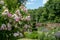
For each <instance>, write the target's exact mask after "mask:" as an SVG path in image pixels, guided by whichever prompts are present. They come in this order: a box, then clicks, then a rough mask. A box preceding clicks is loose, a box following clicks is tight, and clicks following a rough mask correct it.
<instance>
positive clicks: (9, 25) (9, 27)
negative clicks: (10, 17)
mask: <svg viewBox="0 0 60 40" xmlns="http://www.w3.org/2000/svg"><path fill="white" fill-rule="evenodd" d="M11 29H12V28H11V24H10V23H8V24H7V30H9V31H10V30H11Z"/></svg>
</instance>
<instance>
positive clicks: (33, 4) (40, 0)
mask: <svg viewBox="0 0 60 40" xmlns="http://www.w3.org/2000/svg"><path fill="white" fill-rule="evenodd" d="M46 2H47V0H28V1H27V2H26V5H25V6H26V7H27V9H37V8H39V7H41V6H43V5H44V4H45V3H46Z"/></svg>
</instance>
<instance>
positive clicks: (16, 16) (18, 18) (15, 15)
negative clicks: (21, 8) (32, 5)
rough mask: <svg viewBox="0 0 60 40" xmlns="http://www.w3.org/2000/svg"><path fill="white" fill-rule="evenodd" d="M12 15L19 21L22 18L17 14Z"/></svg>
mask: <svg viewBox="0 0 60 40" xmlns="http://www.w3.org/2000/svg"><path fill="white" fill-rule="evenodd" d="M12 17H13V18H14V19H15V21H19V20H20V17H18V15H17V14H14V15H12Z"/></svg>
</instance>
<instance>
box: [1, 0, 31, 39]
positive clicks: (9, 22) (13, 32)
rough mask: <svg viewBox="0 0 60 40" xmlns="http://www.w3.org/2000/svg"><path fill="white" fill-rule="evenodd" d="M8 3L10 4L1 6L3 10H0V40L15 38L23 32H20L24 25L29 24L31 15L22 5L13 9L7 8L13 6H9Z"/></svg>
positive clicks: (22, 30)
mask: <svg viewBox="0 0 60 40" xmlns="http://www.w3.org/2000/svg"><path fill="white" fill-rule="evenodd" d="M6 1H8V0H5V2H4V1H3V2H4V3H6ZM8 5H9V6H10V4H9V3H8V4H6V5H5V6H4V7H3V6H2V7H3V8H2V10H3V11H0V40H17V38H20V37H21V35H22V34H24V33H22V32H24V28H25V25H29V22H30V20H31V17H30V14H28V12H27V9H26V7H24V6H23V5H21V6H20V7H18V8H17V7H16V9H15V10H14V9H11V10H10V9H9V8H14V6H13V7H12V6H11V7H9V6H8ZM11 5H12V4H11ZM15 6H16V5H15ZM22 7H23V8H22ZM12 10H13V11H14V12H12ZM22 36H24V35H22Z"/></svg>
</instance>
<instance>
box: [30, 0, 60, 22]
mask: <svg viewBox="0 0 60 40" xmlns="http://www.w3.org/2000/svg"><path fill="white" fill-rule="evenodd" d="M29 12H30V13H31V15H33V16H32V18H33V20H36V19H37V20H36V21H37V22H50V23H51V22H52V23H53V22H54V23H60V0H48V1H47V3H46V4H45V5H44V7H40V8H38V9H34V10H31V11H29Z"/></svg>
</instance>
